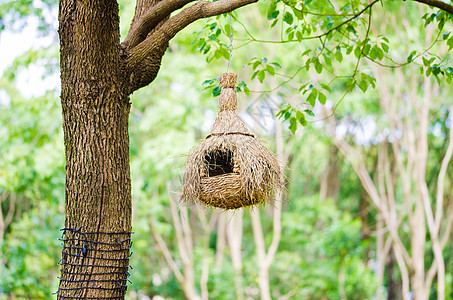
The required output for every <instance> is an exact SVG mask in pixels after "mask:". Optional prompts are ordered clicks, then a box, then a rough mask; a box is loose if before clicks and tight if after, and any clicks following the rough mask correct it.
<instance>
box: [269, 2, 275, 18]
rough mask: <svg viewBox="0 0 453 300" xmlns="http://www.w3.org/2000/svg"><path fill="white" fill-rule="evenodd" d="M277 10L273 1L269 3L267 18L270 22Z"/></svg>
mask: <svg viewBox="0 0 453 300" xmlns="http://www.w3.org/2000/svg"><path fill="white" fill-rule="evenodd" d="M276 10H277V3H276V2H275V1H271V4H270V5H269V9H268V10H267V18H268V19H269V20H270V19H271V16H272V14H273V13H274V12H275V11H276Z"/></svg>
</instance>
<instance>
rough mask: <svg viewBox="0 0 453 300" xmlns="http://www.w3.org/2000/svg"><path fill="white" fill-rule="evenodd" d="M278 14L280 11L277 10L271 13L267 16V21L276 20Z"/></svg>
mask: <svg viewBox="0 0 453 300" xmlns="http://www.w3.org/2000/svg"><path fill="white" fill-rule="evenodd" d="M279 13H280V11H278V10H276V11H274V12H272V13H271V14H270V15H269V16H268V19H269V20H274V19H277V17H278V14H279Z"/></svg>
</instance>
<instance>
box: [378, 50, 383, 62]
mask: <svg viewBox="0 0 453 300" xmlns="http://www.w3.org/2000/svg"><path fill="white" fill-rule="evenodd" d="M377 49H378V53H377V55H378V58H379V60H382V59H383V58H384V50H382V49H381V48H377Z"/></svg>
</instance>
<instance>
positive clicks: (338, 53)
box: [335, 51, 343, 63]
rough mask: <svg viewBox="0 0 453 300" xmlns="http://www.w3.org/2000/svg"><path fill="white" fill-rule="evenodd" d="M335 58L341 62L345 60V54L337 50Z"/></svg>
mask: <svg viewBox="0 0 453 300" xmlns="http://www.w3.org/2000/svg"><path fill="white" fill-rule="evenodd" d="M335 59H336V60H337V61H338V62H339V63H341V62H342V61H343V54H341V51H337V52H335Z"/></svg>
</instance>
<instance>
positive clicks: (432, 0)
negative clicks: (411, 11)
mask: <svg viewBox="0 0 453 300" xmlns="http://www.w3.org/2000/svg"><path fill="white" fill-rule="evenodd" d="M414 1H415V2H419V3H423V4H426V5H429V6H433V7H437V8H439V9H441V10H443V11H446V12H448V13H450V14H453V6H451V5H449V4H447V3H445V2H443V1H439V0H414Z"/></svg>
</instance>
